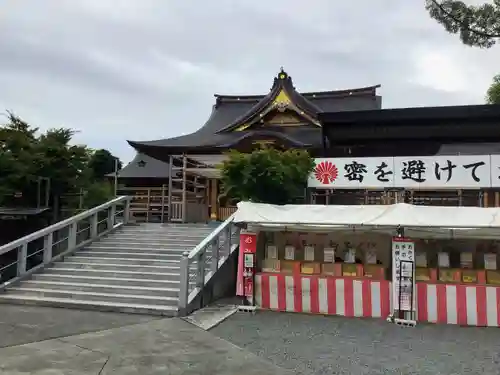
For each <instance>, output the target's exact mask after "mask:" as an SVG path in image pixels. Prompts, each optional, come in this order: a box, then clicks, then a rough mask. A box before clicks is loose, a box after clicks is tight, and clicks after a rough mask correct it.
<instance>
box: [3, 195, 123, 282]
mask: <svg viewBox="0 0 500 375" xmlns="http://www.w3.org/2000/svg"><path fill="white" fill-rule="evenodd" d="M130 199H131V198H130V197H127V196H123V197H118V198H115V199H113V200H111V201H109V202H106V203H104V204H101V205H100V206H97V207H94V208H91V209H90V210H87V211H85V212H82V213H79V214H77V215H75V216H72V217H70V218H68V219H66V220H63V221H60V222H58V223H55V224H53V225H51V226H49V227H47V228H44V229H41V230H39V231H36V232H34V233H31V234H29V235H27V236H24V237H22V238H19V239H17V240H14V241H12V242H10V243H8V244H6V245H3V246H1V247H0V256H1V255H4V254H7V253H9V252H10V253H14V256H15V258H16V260H15V261H14V262H10V263H9V264H8V265H7V266H4V267H2V268H1V269H0V291H3V290H5V288H6V287H7V286H8V285H13V284H14V283H17V282H18V281H20V280H23V279H24V278H26V277H28V276H30V275H31V274H32V273H34V272H36V271H38V270H40V269H42V268H44V267H45V266H47V265H48V264H51V263H53V262H55V261H57V260H60V259H62V258H63V257H65V256H67V255H68V254H71V253H73V252H74V251H76V250H78V249H80V248H82V247H85V246H87V245H88V244H90V243H91V242H92V241H94V240H95V239H97V238H99V237H101V236H103V235H105V234H106V233H109V232H110V231H112V230H114V229H116V228H118V227H120V226H121V225H124V224H126V223H127V222H128V220H129V215H130ZM122 206H123V209H121V210H119V209H118V208H122ZM103 211H104V212H105V213H106V217H105V218H104V219H103V220H99V216H100V213H102V212H103ZM118 217H121V220H118ZM86 221H88V225H87V222H86ZM81 224H84V225H81ZM101 224H104V225H101ZM79 225H81V226H85V227H84V228H79ZM63 231H64V232H65V233H62V232H63ZM66 231H67V232H66ZM84 232H88V235H85V234H84ZM61 234H62V236H59V235H61ZM82 237H83V238H82ZM38 241H39V242H42V241H43V247H42V248H41V249H40V248H37V249H36V250H35V251H34V252H32V251H30V245H32V244H34V245H36V247H38V246H39V245H41V243H40V244H38ZM32 250H33V249H32ZM41 253H43V259H38V260H34V261H32V262H31V264H28V260H30V259H32V258H33V257H34V255H41ZM8 257H9V256H7V258H8ZM37 262H38V264H33V263H37ZM16 265H17V266H16ZM13 266H16V268H15V269H13V268H12V267H13ZM6 269H9V270H11V271H7V275H5V274H4V273H3V272H4V271H5V270H6ZM4 277H7V279H6V280H4V281H3V282H2V279H3V278H4Z"/></svg>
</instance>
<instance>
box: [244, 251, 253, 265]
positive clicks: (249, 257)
mask: <svg viewBox="0 0 500 375" xmlns="http://www.w3.org/2000/svg"><path fill="white" fill-rule="evenodd" d="M253 260H254V257H253V254H245V260H244V266H245V268H253V267H254V262H253Z"/></svg>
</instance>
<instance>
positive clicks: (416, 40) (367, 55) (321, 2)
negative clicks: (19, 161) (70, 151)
mask: <svg viewBox="0 0 500 375" xmlns="http://www.w3.org/2000/svg"><path fill="white" fill-rule="evenodd" d="M499 61H500V46H499V47H494V48H492V49H490V50H479V49H472V48H468V47H465V46H462V45H461V43H460V41H459V39H458V37H456V36H451V35H448V34H447V33H446V32H445V31H444V30H443V29H442V27H441V26H440V25H438V24H436V23H435V22H434V21H433V20H431V19H430V18H429V17H428V15H427V13H426V12H425V9H424V1H423V0H404V1H402V0H376V1H373V0H351V1H332V0H309V1H299V0H286V1H285V0H266V1H264V0H253V1H243V0H212V1H201V0H1V2H0V111H3V110H12V111H14V112H15V113H16V114H17V115H19V116H21V117H22V118H24V119H25V120H27V121H29V122H30V123H32V124H34V125H37V126H39V127H41V128H42V129H46V128H50V127H58V126H65V127H71V128H73V129H76V130H78V131H79V134H78V135H77V138H76V139H77V141H78V142H81V143H86V144H88V145H89V146H91V147H94V148H108V149H110V150H111V151H112V152H113V153H115V154H116V155H118V156H120V157H121V158H122V159H123V160H124V161H129V160H130V159H131V158H132V157H133V156H134V151H133V149H132V148H130V147H129V146H128V144H127V143H126V140H127V139H131V140H152V139H159V138H165V137H171V136H176V135H180V134H184V133H189V132H192V131H194V130H196V129H197V128H199V127H200V126H201V125H202V124H203V123H204V121H205V120H206V119H207V118H208V115H209V114H210V111H211V106H212V104H213V103H214V98H213V94H214V93H219V94H265V93H267V92H268V90H269V89H270V87H271V85H272V80H273V77H274V76H275V75H276V74H277V72H278V71H279V68H280V66H283V67H284V68H285V70H286V71H287V72H288V73H289V74H290V75H291V76H292V78H293V80H294V83H295V86H296V87H297V89H298V90H302V91H311V90H314V91H318V90H332V89H346V88H354V87H362V86H368V85H374V84H381V85H382V89H381V90H380V93H381V94H382V95H383V107H385V108H389V107H410V106H424V105H425V106H430V105H453V104H478V103H483V102H484V94H485V91H486V89H487V87H488V85H489V84H490V82H491V79H492V77H493V75H494V74H496V73H500V65H499V64H498V62H499Z"/></svg>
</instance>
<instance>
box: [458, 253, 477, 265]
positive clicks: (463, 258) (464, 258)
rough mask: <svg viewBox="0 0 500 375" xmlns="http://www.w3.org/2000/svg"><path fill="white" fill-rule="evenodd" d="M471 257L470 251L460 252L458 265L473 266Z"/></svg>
mask: <svg viewBox="0 0 500 375" xmlns="http://www.w3.org/2000/svg"><path fill="white" fill-rule="evenodd" d="M473 263H474V262H473V257H472V253H471V252H462V253H460V266H461V267H462V268H474V265H473Z"/></svg>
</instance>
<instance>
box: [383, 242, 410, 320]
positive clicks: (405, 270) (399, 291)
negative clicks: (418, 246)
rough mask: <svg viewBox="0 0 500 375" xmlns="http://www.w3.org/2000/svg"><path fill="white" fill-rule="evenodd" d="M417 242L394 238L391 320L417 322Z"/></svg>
mask: <svg viewBox="0 0 500 375" xmlns="http://www.w3.org/2000/svg"><path fill="white" fill-rule="evenodd" d="M415 292H416V286H415V243H414V242H413V241H411V240H409V239H406V238H402V237H394V238H393V239H392V311H391V316H390V319H389V320H391V321H395V322H397V323H399V322H407V323H408V325H415V323H416V298H415V294H416V293H415Z"/></svg>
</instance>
